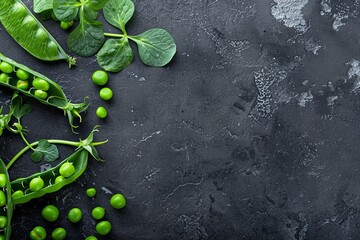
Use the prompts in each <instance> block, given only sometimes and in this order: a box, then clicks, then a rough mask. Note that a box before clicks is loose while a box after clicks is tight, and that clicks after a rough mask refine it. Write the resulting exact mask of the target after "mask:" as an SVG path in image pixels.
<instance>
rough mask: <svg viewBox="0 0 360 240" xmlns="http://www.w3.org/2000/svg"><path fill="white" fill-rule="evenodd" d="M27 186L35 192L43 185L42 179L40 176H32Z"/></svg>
mask: <svg viewBox="0 0 360 240" xmlns="http://www.w3.org/2000/svg"><path fill="white" fill-rule="evenodd" d="M29 187H30V190H31V191H33V192H37V191H39V190H40V189H42V188H43V187H44V180H42V179H41V177H36V178H33V179H31V181H30V184H29Z"/></svg>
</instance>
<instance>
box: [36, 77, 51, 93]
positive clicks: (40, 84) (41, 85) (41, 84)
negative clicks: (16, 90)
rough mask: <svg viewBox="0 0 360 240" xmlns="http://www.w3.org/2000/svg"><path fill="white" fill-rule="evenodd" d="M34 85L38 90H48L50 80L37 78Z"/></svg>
mask: <svg viewBox="0 0 360 240" xmlns="http://www.w3.org/2000/svg"><path fill="white" fill-rule="evenodd" d="M32 85H33V86H34V88H36V89H37V90H43V91H47V90H49V88H50V84H49V83H48V81H46V80H44V79H41V78H35V79H34V81H33V82H32Z"/></svg>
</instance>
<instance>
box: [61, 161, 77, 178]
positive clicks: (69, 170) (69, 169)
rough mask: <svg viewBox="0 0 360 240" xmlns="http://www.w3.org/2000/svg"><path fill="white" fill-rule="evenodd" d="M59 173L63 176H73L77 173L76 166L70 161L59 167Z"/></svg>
mask: <svg viewBox="0 0 360 240" xmlns="http://www.w3.org/2000/svg"><path fill="white" fill-rule="evenodd" d="M59 173H60V175H61V176H63V177H65V178H68V177H71V176H72V175H73V174H74V173H75V167H74V165H72V164H71V163H69V162H66V163H64V164H63V165H61V167H60V169H59Z"/></svg>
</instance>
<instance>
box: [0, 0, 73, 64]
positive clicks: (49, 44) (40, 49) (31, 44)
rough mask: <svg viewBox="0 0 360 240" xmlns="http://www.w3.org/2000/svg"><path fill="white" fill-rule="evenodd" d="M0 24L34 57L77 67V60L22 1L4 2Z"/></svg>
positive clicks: (11, 0) (8, 0) (1, 6)
mask: <svg viewBox="0 0 360 240" xmlns="http://www.w3.org/2000/svg"><path fill="white" fill-rule="evenodd" d="M0 22H1V23H2V25H3V26H4V28H5V29H6V31H7V32H8V33H9V34H10V35H11V36H12V37H13V38H14V39H15V41H16V42H17V43H18V44H20V46H21V47H23V48H24V49H25V50H26V51H28V52H29V53H30V54H31V55H33V56H34V57H36V58H39V59H41V60H44V61H55V60H66V61H68V62H69V66H70V67H71V65H75V59H74V58H71V57H70V56H69V55H68V54H67V53H66V52H65V50H64V49H63V48H62V47H61V46H60V45H59V43H58V42H57V41H56V40H55V38H54V37H53V36H52V35H51V34H50V33H49V32H48V31H47V30H46V28H45V27H44V26H43V25H42V24H41V23H40V22H39V21H38V20H37V19H36V18H35V17H34V15H33V14H32V13H31V12H30V10H29V9H28V8H27V7H26V6H25V4H23V3H22V1H20V0H2V1H1V4H0Z"/></svg>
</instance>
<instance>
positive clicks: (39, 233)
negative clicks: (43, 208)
mask: <svg viewBox="0 0 360 240" xmlns="http://www.w3.org/2000/svg"><path fill="white" fill-rule="evenodd" d="M30 238H31V239H33V240H44V239H46V230H45V228H43V227H42V226H37V227H35V228H34V229H33V230H32V231H31V232H30Z"/></svg>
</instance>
